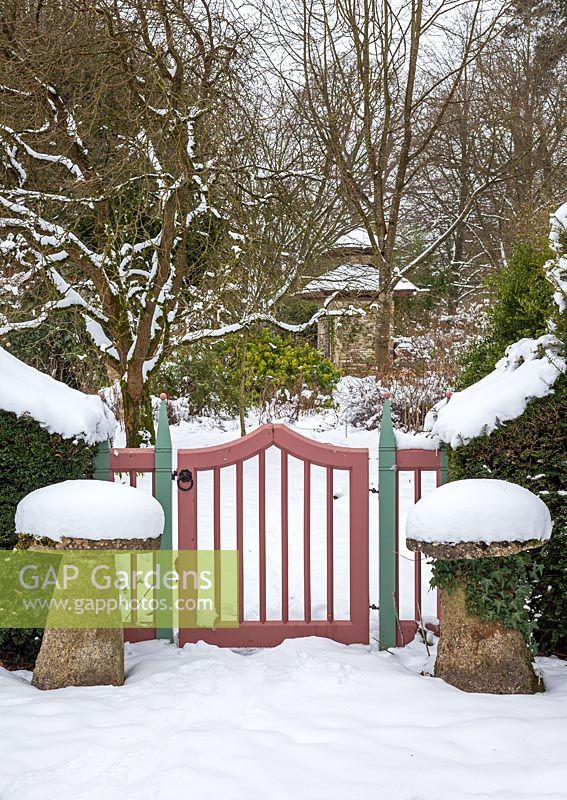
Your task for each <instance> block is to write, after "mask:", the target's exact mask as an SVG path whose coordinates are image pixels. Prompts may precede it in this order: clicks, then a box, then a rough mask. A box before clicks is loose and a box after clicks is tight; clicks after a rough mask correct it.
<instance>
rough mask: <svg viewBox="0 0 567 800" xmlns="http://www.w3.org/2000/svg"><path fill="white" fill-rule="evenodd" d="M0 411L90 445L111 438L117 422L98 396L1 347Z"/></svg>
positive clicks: (50, 431)
mask: <svg viewBox="0 0 567 800" xmlns="http://www.w3.org/2000/svg"><path fill="white" fill-rule="evenodd" d="M0 409H1V410H3V411H11V412H13V413H14V414H16V415H17V416H18V417H21V416H22V415H23V414H29V415H30V416H31V417H33V419H35V420H36V421H37V422H38V423H39V424H40V425H41V427H42V428H45V429H46V430H47V431H49V433H59V434H60V435H61V436H63V438H64V439H75V438H76V439H83V440H84V441H85V442H87V444H94V443H95V442H102V441H105V440H107V439H111V438H112V436H113V435H114V430H115V428H116V420H115V419H114V415H113V414H112V412H111V411H110V409H109V408H108V407H107V406H106V405H105V404H104V403H103V402H102V400H101V399H100V397H97V396H96V395H88V394H83V392H79V391H77V390H76V389H71V387H70V386H67V385H66V384H64V383H61V382H60V381H56V380H55V378H52V377H50V376H49V375H45V374H44V373H43V372H39V370H37V369H34V368H33V367H30V366H29V365H28V364H24V363H23V361H19V360H18V359H17V358H15V357H14V356H13V355H11V354H10V353H8V352H7V351H6V350H4V348H2V347H0Z"/></svg>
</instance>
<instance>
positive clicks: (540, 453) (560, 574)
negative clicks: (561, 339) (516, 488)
mask: <svg viewBox="0 0 567 800" xmlns="http://www.w3.org/2000/svg"><path fill="white" fill-rule="evenodd" d="M449 477H450V480H459V479H461V478H500V479H502V480H506V481H512V482H514V483H519V484H520V485H521V486H525V488H526V489H530V490H531V491H532V492H534V493H535V494H537V495H539V496H540V497H541V499H542V500H543V501H544V502H545V503H546V505H547V507H548V508H549V510H550V512H551V517H552V519H553V533H552V535H551V539H550V541H549V542H548V543H547V544H546V545H544V547H542V548H541V550H537V551H534V552H533V554H532V556H531V563H532V565H533V569H532V571H531V574H532V578H533V579H532V597H531V601H530V609H531V617H532V623H533V625H534V637H535V641H536V644H537V647H538V649H539V650H540V652H543V653H552V652H555V653H567V496H566V489H567V377H565V376H563V377H562V378H560V379H559V380H558V381H557V383H556V384H555V391H554V393H553V394H551V395H549V396H548V397H544V398H542V399H540V400H534V401H533V402H531V403H530V404H529V405H528V407H527V409H526V411H525V412H524V414H523V415H522V416H521V417H518V419H515V420H512V421H511V422H508V423H506V424H505V425H502V427H500V428H498V429H497V430H496V431H494V432H493V433H492V434H491V435H490V436H482V437H479V438H478V439H474V440H473V441H472V442H470V443H469V444H468V445H467V446H466V447H458V448H457V449H456V450H451V451H450V452H449ZM538 567H539V569H538Z"/></svg>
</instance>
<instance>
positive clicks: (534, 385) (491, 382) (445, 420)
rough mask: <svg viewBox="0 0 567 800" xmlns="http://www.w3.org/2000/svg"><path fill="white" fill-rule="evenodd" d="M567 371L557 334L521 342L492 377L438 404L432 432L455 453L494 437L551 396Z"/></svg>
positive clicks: (432, 416) (510, 349) (433, 413)
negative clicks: (532, 405) (535, 403)
mask: <svg viewBox="0 0 567 800" xmlns="http://www.w3.org/2000/svg"><path fill="white" fill-rule="evenodd" d="M566 369H567V364H566V362H565V358H564V356H563V347H562V343H561V342H560V341H559V340H558V339H557V338H556V337H555V336H554V335H553V334H545V335H544V336H540V337H539V338H537V339H527V338H526V339H521V340H520V341H519V342H515V343H514V344H512V345H510V347H508V348H507V350H506V355H505V356H504V357H503V358H501V359H500V361H498V363H497V364H496V366H495V368H494V370H493V371H492V372H490V373H489V374H488V375H486V377H484V378H482V379H481V380H480V381H477V382H476V383H473V384H472V385H471V386H468V387H467V388H466V389H463V391H461V392H455V393H454V394H453V395H452V396H451V398H450V399H449V400H447V399H443V400H441V401H440V402H439V403H437V405H435V406H434V407H433V409H432V410H431V411H430V413H429V414H428V415H427V418H426V421H425V427H426V430H428V431H430V432H431V436H432V437H433V439H436V440H438V441H440V442H445V443H446V444H449V445H451V447H453V448H456V447H459V446H460V445H463V444H467V443H468V442H470V441H471V440H472V439H475V438H476V437H477V436H483V435H488V434H491V433H492V432H493V431H494V430H495V429H496V428H497V427H498V426H500V425H502V424H503V423H505V422H509V421H510V420H514V419H517V417H519V416H521V415H522V414H523V413H524V411H525V410H526V408H527V406H528V404H529V402H530V401H532V400H534V399H537V398H541V397H546V396H547V395H549V394H551V393H552V392H553V387H554V385H555V383H556V381H557V380H558V378H559V377H560V375H562V374H564V373H565V371H566Z"/></svg>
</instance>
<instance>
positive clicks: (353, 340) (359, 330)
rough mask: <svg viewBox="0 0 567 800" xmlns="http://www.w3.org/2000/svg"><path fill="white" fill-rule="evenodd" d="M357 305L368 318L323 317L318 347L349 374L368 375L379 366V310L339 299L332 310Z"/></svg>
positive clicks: (320, 321) (347, 299)
mask: <svg viewBox="0 0 567 800" xmlns="http://www.w3.org/2000/svg"><path fill="white" fill-rule="evenodd" d="M350 305H356V306H360V307H362V308H364V310H365V311H366V316H365V317H359V316H357V317H323V318H321V319H320V320H319V321H318V323H317V348H318V349H319V350H320V351H321V352H322V353H323V354H324V355H325V356H327V358H329V359H330V360H331V361H332V362H333V364H334V365H335V367H337V369H339V370H341V372H343V373H344V374H347V375H368V373H369V372H372V371H373V369H374V368H375V366H376V323H377V312H376V309H374V308H370V303H369V302H366V303H363V302H361V301H360V300H354V299H352V298H351V299H349V298H345V299H338V300H335V301H334V302H333V304H332V306H333V308H348V306H350Z"/></svg>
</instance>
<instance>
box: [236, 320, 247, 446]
mask: <svg viewBox="0 0 567 800" xmlns="http://www.w3.org/2000/svg"><path fill="white" fill-rule="evenodd" d="M247 350H248V330H245V331H244V334H243V336H242V359H241V362H240V386H239V387H238V416H239V419H240V435H241V436H246V352H247Z"/></svg>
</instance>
